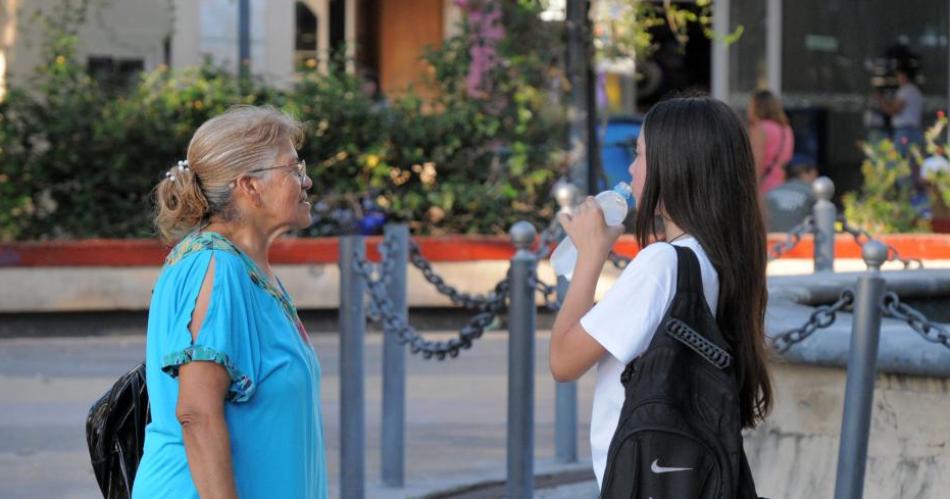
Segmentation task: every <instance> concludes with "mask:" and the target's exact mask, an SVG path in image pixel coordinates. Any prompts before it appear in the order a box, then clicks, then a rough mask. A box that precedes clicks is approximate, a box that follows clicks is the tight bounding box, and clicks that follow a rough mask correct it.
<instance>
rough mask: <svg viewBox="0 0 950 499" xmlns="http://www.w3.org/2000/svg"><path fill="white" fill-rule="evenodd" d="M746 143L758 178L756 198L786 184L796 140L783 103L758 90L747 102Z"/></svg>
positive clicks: (771, 95)
mask: <svg viewBox="0 0 950 499" xmlns="http://www.w3.org/2000/svg"><path fill="white" fill-rule="evenodd" d="M748 113H749V141H750V142H751V144H752V154H753V156H754V157H755V166H756V171H757V172H758V175H759V194H761V195H764V194H765V193H766V192H768V191H770V190H772V189H774V188H776V187H778V186H779V185H781V184H782V183H783V182H785V165H787V164H788V162H789V161H791V159H792V151H794V150H795V137H794V135H793V134H792V127H791V126H789V124H788V117H787V116H785V112H784V111H783V110H782V101H781V100H779V98H778V97H776V96H775V95H773V94H772V92H769V91H768V90H758V91H756V92H755V93H754V94H752V99H750V100H749V109H748Z"/></svg>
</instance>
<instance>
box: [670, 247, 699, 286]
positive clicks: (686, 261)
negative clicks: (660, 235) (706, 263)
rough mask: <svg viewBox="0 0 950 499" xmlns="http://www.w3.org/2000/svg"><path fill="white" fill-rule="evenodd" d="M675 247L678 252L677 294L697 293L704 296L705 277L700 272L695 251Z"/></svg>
mask: <svg viewBox="0 0 950 499" xmlns="http://www.w3.org/2000/svg"><path fill="white" fill-rule="evenodd" d="M671 246H673V249H675V250H676V260H677V263H676V292H677V293H688V292H695V293H699V294H700V295H702V294H703V275H702V272H700V270H699V260H698V259H697V258H696V253H693V250H691V249H689V248H686V247H683V246H676V245H671Z"/></svg>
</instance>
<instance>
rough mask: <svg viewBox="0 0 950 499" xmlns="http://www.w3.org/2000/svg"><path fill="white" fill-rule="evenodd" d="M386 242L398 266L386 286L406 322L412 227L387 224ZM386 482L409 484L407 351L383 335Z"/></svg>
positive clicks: (396, 341) (398, 312)
mask: <svg viewBox="0 0 950 499" xmlns="http://www.w3.org/2000/svg"><path fill="white" fill-rule="evenodd" d="M384 234H385V237H386V239H390V240H393V241H395V244H393V245H391V246H390V247H391V248H393V250H394V252H393V253H392V254H387V255H386V258H392V259H393V261H394V262H395V264H394V265H393V267H392V274H391V275H390V276H389V282H388V283H387V284H386V291H387V294H388V295H389V299H390V300H391V301H392V304H393V308H394V309H395V310H394V311H395V312H396V313H397V314H399V315H400V317H402V318H403V319H406V318H407V317H408V314H409V310H408V307H407V304H406V267H407V265H408V263H407V262H408V258H409V226H408V225H405V224H391V225H386V228H385V229H384ZM380 450H381V452H382V455H381V456H380V457H381V459H382V462H381V463H380V468H381V470H382V478H383V483H384V484H385V485H387V486H389V487H402V486H403V483H404V481H405V455H406V348H405V347H404V346H403V345H402V344H401V343H400V342H399V338H397V337H396V335H395V334H388V333H386V332H384V333H383V429H382V446H381V447H380Z"/></svg>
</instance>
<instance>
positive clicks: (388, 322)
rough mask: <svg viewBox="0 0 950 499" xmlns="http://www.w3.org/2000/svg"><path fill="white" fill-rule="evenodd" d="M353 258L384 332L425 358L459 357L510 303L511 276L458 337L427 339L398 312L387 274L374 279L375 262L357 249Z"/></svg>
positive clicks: (498, 285)
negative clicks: (373, 264) (390, 291)
mask: <svg viewBox="0 0 950 499" xmlns="http://www.w3.org/2000/svg"><path fill="white" fill-rule="evenodd" d="M381 253H384V254H385V251H383V250H382V249H381ZM390 254H392V253H390ZM354 259H355V260H354V262H353V268H354V270H355V271H356V272H357V274H359V275H360V277H362V278H363V279H364V280H365V281H366V285H367V290H368V292H369V296H370V300H371V301H372V302H373V306H374V307H375V311H376V312H377V313H378V315H379V320H380V321H381V322H382V324H383V330H384V331H385V333H386V334H395V335H397V337H398V338H399V342H400V343H402V344H404V345H406V344H408V345H409V348H410V350H411V351H412V353H414V354H415V353H421V354H422V357H423V358H425V359H431V358H432V357H435V358H436V359H438V360H444V359H445V358H446V356H448V357H451V358H455V357H458V355H459V352H460V351H461V350H463V349H468V348H471V346H472V343H473V342H474V340H476V339H478V338H480V337H481V336H482V334H483V333H484V332H485V328H486V327H488V325H489V324H491V323H492V322H494V320H495V317H497V316H498V314H499V313H501V311H502V310H504V309H505V307H506V305H507V297H508V290H509V287H510V283H511V281H510V279H509V278H508V277H506V278H505V279H504V280H502V281H501V282H499V283H498V284H497V285H495V290H494V291H493V292H492V294H491V296H493V297H494V298H493V300H492V301H491V302H489V303H486V304H485V306H484V309H482V311H481V312H479V313H478V314H476V315H475V316H474V317H472V319H471V320H469V322H468V323H467V324H466V325H465V326H463V327H462V329H461V330H460V331H459V334H458V337H457V338H453V339H451V340H448V341H431V340H427V339H425V338H424V337H423V336H422V335H421V334H419V332H418V331H417V330H416V328H415V327H413V326H412V325H411V324H409V323H408V321H407V320H406V319H405V318H403V317H401V316H400V315H399V314H398V313H397V311H396V308H395V306H394V305H393V303H392V300H390V298H389V295H388V293H387V292H386V283H385V276H381V277H380V278H376V279H374V278H373V272H372V264H371V263H370V262H369V261H367V260H366V259H365V258H361V257H360V255H359V254H357V253H354ZM383 268H384V269H385V268H386V265H385V264H383Z"/></svg>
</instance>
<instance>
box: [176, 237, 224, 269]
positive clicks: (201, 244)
mask: <svg viewBox="0 0 950 499" xmlns="http://www.w3.org/2000/svg"><path fill="white" fill-rule="evenodd" d="M214 251H219V252H221V253H224V254H230V255H234V256H235V257H236V256H237V250H236V249H235V248H234V245H233V244H232V243H231V242H230V241H228V240H227V239H225V238H224V237H222V236H220V235H218V234H215V233H213V232H198V233H194V234H190V235H188V236H186V237H185V238H184V239H182V240H181V241H179V242H178V244H176V245H175V247H174V248H172V249H171V251H169V252H168V255H167V256H166V257H165V265H168V266H173V265H175V264H177V263H179V262H181V261H182V260H185V259H186V258H188V257H190V256H192V255H195V254H200V253H205V254H210V252H214Z"/></svg>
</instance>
